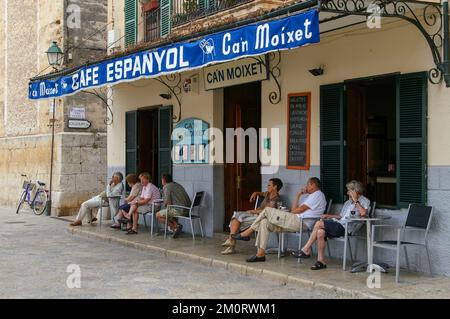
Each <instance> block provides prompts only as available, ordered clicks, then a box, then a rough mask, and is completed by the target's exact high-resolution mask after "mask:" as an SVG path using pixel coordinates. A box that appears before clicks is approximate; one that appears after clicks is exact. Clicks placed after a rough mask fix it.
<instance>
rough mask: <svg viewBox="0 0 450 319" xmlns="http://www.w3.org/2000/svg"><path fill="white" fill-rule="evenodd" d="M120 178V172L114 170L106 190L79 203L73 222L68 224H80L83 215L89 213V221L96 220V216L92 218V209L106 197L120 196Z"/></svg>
mask: <svg viewBox="0 0 450 319" xmlns="http://www.w3.org/2000/svg"><path fill="white" fill-rule="evenodd" d="M122 180H123V175H122V173H121V172H115V173H114V174H113V176H112V178H111V181H110V182H109V183H108V186H107V187H106V192H102V193H101V194H99V195H97V196H95V197H93V198H91V199H89V200H87V201H85V202H84V203H83V204H81V207H80V210H79V212H78V215H77V218H76V220H75V221H74V222H73V223H71V224H70V226H81V225H82V220H83V219H84V217H86V215H89V221H90V222H94V221H96V220H97V218H92V209H94V208H99V207H100V206H101V205H102V200H105V199H106V200H107V199H108V197H114V196H121V195H122V192H123V184H122ZM110 206H111V205H110ZM110 208H111V207H110ZM112 213H113V212H112V209H111V214H112Z"/></svg>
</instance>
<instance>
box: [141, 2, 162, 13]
mask: <svg viewBox="0 0 450 319" xmlns="http://www.w3.org/2000/svg"><path fill="white" fill-rule="evenodd" d="M158 8H159V0H145V2H143V3H142V11H143V12H149V11H153V10H156V9H158Z"/></svg>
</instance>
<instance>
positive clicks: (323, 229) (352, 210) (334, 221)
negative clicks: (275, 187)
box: [293, 181, 370, 270]
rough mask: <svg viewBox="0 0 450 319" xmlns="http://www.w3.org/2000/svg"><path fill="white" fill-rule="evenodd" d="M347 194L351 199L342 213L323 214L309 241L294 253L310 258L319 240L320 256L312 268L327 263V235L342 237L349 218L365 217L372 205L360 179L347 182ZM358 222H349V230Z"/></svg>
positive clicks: (321, 267) (318, 267)
mask: <svg viewBox="0 0 450 319" xmlns="http://www.w3.org/2000/svg"><path fill="white" fill-rule="evenodd" d="M346 187H347V195H348V197H349V200H348V201H346V202H345V203H344V206H343V207H342V210H341V214H340V215H326V214H325V215H322V219H323V220H320V221H318V222H317V223H316V225H315V226H314V230H313V232H312V233H311V237H310V238H309V240H308V242H307V243H306V244H305V246H303V248H302V249H301V250H300V252H299V253H298V254H296V253H293V255H294V257H297V258H309V257H310V256H311V246H312V244H313V243H314V242H315V241H317V246H318V249H317V250H318V256H317V262H316V263H315V264H314V265H313V266H312V267H311V269H312V270H319V269H324V268H326V267H327V265H326V264H325V241H326V240H327V237H330V238H332V237H342V236H344V235H345V228H344V227H345V226H344V224H345V223H346V221H347V220H348V219H351V218H358V217H365V216H366V213H367V210H368V209H369V206H370V200H368V199H367V198H365V197H364V196H363V195H362V193H363V192H364V188H363V186H362V184H361V183H360V182H358V181H351V182H349V183H347V185H346ZM355 226H358V225H356V224H349V225H348V228H347V230H348V231H349V232H352V231H353V230H354V227H355Z"/></svg>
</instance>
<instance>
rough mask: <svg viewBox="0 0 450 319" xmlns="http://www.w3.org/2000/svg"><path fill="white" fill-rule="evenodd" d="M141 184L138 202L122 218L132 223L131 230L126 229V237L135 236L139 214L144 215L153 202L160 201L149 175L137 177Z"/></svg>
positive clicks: (157, 191)
mask: <svg viewBox="0 0 450 319" xmlns="http://www.w3.org/2000/svg"><path fill="white" fill-rule="evenodd" d="M139 179H140V180H141V184H142V192H141V196H140V197H139V199H138V200H136V201H134V202H133V203H132V204H131V207H130V211H129V212H128V214H124V217H125V218H127V219H128V220H132V221H133V226H132V228H128V227H127V229H128V232H127V235H136V234H137V229H138V221H139V213H145V212H148V211H150V210H151V209H152V204H153V202H154V201H155V200H158V199H161V194H160V193H159V189H158V187H156V186H155V185H153V184H152V183H151V177H150V174H149V173H142V174H141V175H139Z"/></svg>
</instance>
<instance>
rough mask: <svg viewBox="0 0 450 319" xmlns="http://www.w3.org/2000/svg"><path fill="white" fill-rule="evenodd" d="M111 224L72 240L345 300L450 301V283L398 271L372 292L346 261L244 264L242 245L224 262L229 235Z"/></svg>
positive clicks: (246, 251) (246, 245)
mask: <svg viewBox="0 0 450 319" xmlns="http://www.w3.org/2000/svg"><path fill="white" fill-rule="evenodd" d="M109 225H110V224H109V223H108V222H106V223H104V224H103V225H102V227H100V226H99V225H87V226H82V227H75V228H73V227H70V228H69V229H68V231H69V232H70V233H71V234H73V235H79V236H87V237H90V238H97V239H101V240H105V241H108V242H115V243H119V244H122V245H124V246H128V247H134V248H137V249H142V250H148V251H152V252H156V253H159V254H161V255H163V256H166V257H168V258H174V259H180V260H191V261H195V262H198V263H200V264H203V265H207V266H209V267H213V268H218V269H227V270H228V271H231V272H235V273H239V274H242V275H246V276H252V277H261V278H267V279H271V280H275V281H277V282H281V283H290V284H292V283H296V284H299V285H304V286H307V287H317V288H323V289H328V290H330V291H332V292H333V293H336V294H338V295H340V296H342V297H345V298H450V278H447V277H430V276H428V275H426V274H421V273H415V272H408V271H405V270H404V271H401V276H400V279H401V283H400V284H395V282H394V278H395V271H394V270H393V269H391V271H390V272H389V273H386V274H381V287H380V288H369V287H368V286H367V278H368V274H367V273H364V272H363V273H350V271H349V270H347V271H343V270H342V261H341V260H336V259H332V260H330V261H329V262H328V265H327V269H324V270H321V271H312V270H310V267H311V265H312V264H313V263H314V261H315V259H314V258H311V259H308V260H306V261H303V260H302V262H301V263H298V262H297V259H295V258H293V257H291V256H287V257H283V258H280V259H278V258H277V255H276V254H270V255H268V256H267V257H266V262H262V263H252V264H249V263H246V262H245V259H246V258H247V257H249V256H251V255H253V254H254V253H255V247H254V246H253V245H254V244H253V242H254V241H253V240H252V241H250V242H239V243H238V245H237V253H236V254H234V255H227V256H223V255H221V254H220V251H221V250H222V247H221V246H220V244H221V243H222V242H223V241H224V240H225V238H226V234H215V235H214V237H213V238H203V239H202V238H200V237H197V240H195V241H193V240H192V237H191V235H190V234H188V233H183V234H182V235H181V236H180V237H179V238H177V239H173V238H171V237H168V238H167V239H166V240H164V238H163V237H164V236H162V235H159V236H154V237H150V232H149V231H148V230H146V229H145V228H144V227H141V228H140V231H139V234H138V235H132V236H130V235H126V234H125V233H124V232H122V231H120V230H114V229H111V228H109Z"/></svg>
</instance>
